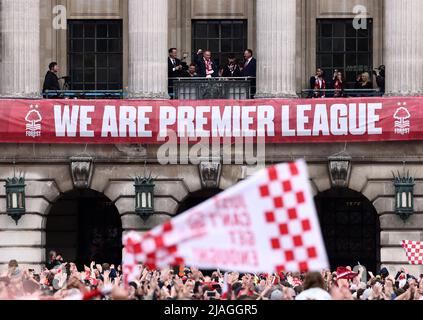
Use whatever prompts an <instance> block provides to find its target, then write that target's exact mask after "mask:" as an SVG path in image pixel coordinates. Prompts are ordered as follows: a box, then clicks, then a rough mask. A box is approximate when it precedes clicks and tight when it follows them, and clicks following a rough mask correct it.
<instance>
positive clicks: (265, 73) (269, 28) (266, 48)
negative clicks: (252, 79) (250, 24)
mask: <svg viewBox="0 0 423 320" xmlns="http://www.w3.org/2000/svg"><path fill="white" fill-rule="evenodd" d="M296 19H297V13H296V0H257V94H256V98H287V97H297V95H296V73H295V64H296V56H295V54H296V53H295V49H296Z"/></svg>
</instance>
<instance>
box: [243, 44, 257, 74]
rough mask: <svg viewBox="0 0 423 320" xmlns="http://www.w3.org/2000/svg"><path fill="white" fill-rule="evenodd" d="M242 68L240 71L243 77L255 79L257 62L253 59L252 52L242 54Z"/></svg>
mask: <svg viewBox="0 0 423 320" xmlns="http://www.w3.org/2000/svg"><path fill="white" fill-rule="evenodd" d="M244 59H245V63H244V68H243V69H242V72H243V76H244V77H252V78H255V77H256V75H257V60H256V58H254V57H253V50H251V49H247V50H245V52H244Z"/></svg>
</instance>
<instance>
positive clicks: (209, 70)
mask: <svg viewBox="0 0 423 320" xmlns="http://www.w3.org/2000/svg"><path fill="white" fill-rule="evenodd" d="M204 63H205V64H206V76H212V75H213V73H214V71H213V62H212V61H211V59H209V60H207V59H206V58H204Z"/></svg>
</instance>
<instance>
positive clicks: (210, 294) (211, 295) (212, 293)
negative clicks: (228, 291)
mask: <svg viewBox="0 0 423 320" xmlns="http://www.w3.org/2000/svg"><path fill="white" fill-rule="evenodd" d="M215 296H216V291H207V297H215Z"/></svg>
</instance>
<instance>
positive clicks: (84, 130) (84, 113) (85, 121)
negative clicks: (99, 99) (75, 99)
mask: <svg viewBox="0 0 423 320" xmlns="http://www.w3.org/2000/svg"><path fill="white" fill-rule="evenodd" d="M94 111H95V107H94V106H81V113H80V125H79V127H80V128H79V131H80V136H81V137H89V138H92V137H94V131H93V130H88V126H89V125H90V124H91V122H92V119H91V118H90V117H88V113H90V112H94Z"/></svg>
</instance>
